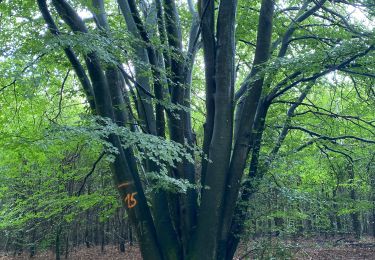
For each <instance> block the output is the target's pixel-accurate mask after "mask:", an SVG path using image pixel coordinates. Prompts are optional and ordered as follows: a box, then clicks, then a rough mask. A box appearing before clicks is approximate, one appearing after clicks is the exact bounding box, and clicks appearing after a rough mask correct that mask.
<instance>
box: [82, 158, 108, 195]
mask: <svg viewBox="0 0 375 260" xmlns="http://www.w3.org/2000/svg"><path fill="white" fill-rule="evenodd" d="M105 154H106V153H105V152H102V153H101V154H100V155H99V157H98V159H97V160H96V161H95V162H94V164H93V165H92V167H91V170H90V171H89V173H88V174H86V176H85V178H84V179H83V183H82V185H81V187H80V188H79V190H78V192H77V196H80V195H81V192H82V190H83V188H84V187H85V184H86V181H87V179H88V178H89V177H90V176H91V175H92V174H93V173H94V171H95V168H96V165H97V164H98V163H99V162H100V161H101V160H102V158H103V157H104V155H105Z"/></svg>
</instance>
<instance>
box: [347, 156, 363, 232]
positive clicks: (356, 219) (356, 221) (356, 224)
mask: <svg viewBox="0 0 375 260" xmlns="http://www.w3.org/2000/svg"><path fill="white" fill-rule="evenodd" d="M347 171H348V176H349V183H350V184H351V186H350V191H349V192H350V198H351V199H352V203H353V207H355V203H356V201H357V192H356V190H355V183H354V178H355V174H354V165H353V162H352V161H350V162H349V163H348V165H347ZM350 216H351V218H352V225H353V230H354V234H355V237H356V238H357V239H359V238H361V234H362V225H361V221H360V213H359V212H358V210H357V209H355V211H354V212H352V213H351V214H350Z"/></svg>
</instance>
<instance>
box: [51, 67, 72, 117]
mask: <svg viewBox="0 0 375 260" xmlns="http://www.w3.org/2000/svg"><path fill="white" fill-rule="evenodd" d="M69 73H70V69H68V71H67V72H66V75H65V77H64V79H63V82H62V84H61V88H60V93H59V94H60V98H59V112H58V113H57V115H56V116H55V117H54V118H53V119H52V121H55V120H56V119H57V118H58V117H59V116H60V115H61V110H62V99H63V92H64V87H65V83H66V81H67V79H68V77H69Z"/></svg>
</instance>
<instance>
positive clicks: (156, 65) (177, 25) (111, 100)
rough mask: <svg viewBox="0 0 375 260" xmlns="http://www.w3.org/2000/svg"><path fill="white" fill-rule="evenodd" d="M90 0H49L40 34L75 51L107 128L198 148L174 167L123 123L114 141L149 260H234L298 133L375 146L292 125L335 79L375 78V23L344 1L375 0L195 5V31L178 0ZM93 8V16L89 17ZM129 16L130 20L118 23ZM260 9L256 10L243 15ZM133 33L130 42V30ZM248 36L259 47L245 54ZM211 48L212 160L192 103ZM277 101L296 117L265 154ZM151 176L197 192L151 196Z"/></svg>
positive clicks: (108, 138)
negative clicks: (260, 191) (262, 189)
mask: <svg viewBox="0 0 375 260" xmlns="http://www.w3.org/2000/svg"><path fill="white" fill-rule="evenodd" d="M79 2H80V1H67V0H52V1H51V2H47V1H46V0H37V4H38V8H39V12H40V14H41V15H42V17H43V19H44V22H45V24H46V25H47V26H48V30H49V33H48V35H46V33H45V32H44V33H42V34H41V35H43V36H47V38H48V41H46V42H47V43H48V45H47V46H48V47H50V46H53V47H55V48H56V47H57V46H59V47H60V48H62V49H63V51H64V53H65V56H66V58H67V59H68V61H69V62H70V66H71V68H72V70H74V72H75V74H76V76H77V78H78V80H79V82H80V84H81V85H82V89H83V91H84V93H85V96H86V98H87V103H88V104H89V106H90V109H91V111H92V113H93V114H94V115H95V116H96V117H95V118H96V119H97V123H98V124H99V125H102V126H103V127H104V128H105V127H107V124H115V125H116V126H118V127H120V128H127V129H130V131H132V132H133V133H136V132H142V133H144V134H147V135H150V136H154V137H157V138H158V140H171V141H173V142H174V143H175V144H180V145H182V146H183V147H188V148H186V151H187V153H190V155H189V154H187V155H185V156H184V157H183V158H179V159H177V160H175V159H173V161H174V163H173V165H169V166H168V167H165V165H161V164H160V163H158V162H157V160H154V159H153V158H151V156H149V158H147V155H146V156H143V157H142V158H141V159H140V158H139V151H138V149H137V147H135V146H129V145H127V141H128V140H126V139H125V138H124V136H122V135H120V134H119V133H118V131H117V130H116V131H113V132H111V131H109V132H108V135H105V137H104V139H105V140H104V141H105V142H108V143H109V144H110V146H111V151H112V152H113V154H114V156H115V158H114V160H113V162H112V167H111V169H112V173H113V177H114V180H115V184H116V187H117V189H118V191H119V193H120V196H121V198H122V199H123V202H124V207H125V208H126V209H127V214H128V216H129V219H130V221H131V223H132V225H133V227H134V229H135V230H136V234H137V237H138V241H139V245H140V249H141V252H142V256H143V257H144V259H171V260H174V259H207V260H209V259H232V258H233V256H234V253H235V251H236V248H237V246H238V244H239V240H240V235H241V233H242V232H243V230H244V228H245V227H244V218H245V217H246V216H247V206H246V203H243V202H244V201H245V202H246V201H249V200H251V198H252V195H253V194H254V192H255V191H256V190H257V183H258V182H259V179H260V178H261V177H262V175H263V174H265V173H266V172H267V171H268V170H269V168H270V166H271V164H272V161H273V160H274V159H275V157H276V156H277V153H278V152H279V150H280V147H281V145H282V143H283V141H284V140H285V138H286V136H287V134H288V132H289V130H291V129H296V130H301V131H304V132H306V133H307V134H309V135H310V136H312V137H314V139H311V140H310V141H311V142H310V143H308V144H306V145H311V144H313V143H314V142H316V141H317V140H328V141H332V142H334V141H337V140H339V139H357V140H358V141H361V142H364V143H374V141H372V140H367V139H363V138H358V137H356V136H350V135H346V136H340V137H335V136H333V137H331V136H326V135H324V134H320V133H316V132H315V131H312V130H308V129H304V128H301V127H300V128H298V127H295V126H292V125H291V118H292V117H293V116H294V115H295V111H296V109H297V107H298V106H300V105H301V104H303V102H304V100H305V99H306V97H307V96H308V94H309V93H310V91H311V89H313V88H314V87H316V86H317V81H319V80H320V79H321V78H324V77H325V76H326V75H329V74H330V73H332V72H336V71H337V72H340V73H342V75H347V76H348V77H349V76H351V77H357V76H362V77H367V78H368V79H370V80H371V79H372V78H373V77H374V74H373V67H371V66H373V65H374V59H373V50H374V38H373V34H372V33H371V31H370V30H371V29H368V28H367V29H366V28H361V27H360V26H357V25H354V24H352V21H351V20H350V19H349V20H348V19H347V17H345V7H347V6H350V7H352V8H362V9H363V10H362V12H366V10H371V7H373V5H372V4H371V2H370V1H369V2H366V1H361V2H360V3H359V4H353V5H351V3H349V2H346V1H326V0H319V1H302V2H299V1H272V0H262V1H257V2H256V3H248V2H247V1H238V3H237V0H220V1H214V0H199V1H198V3H194V2H193V1H192V0H188V1H187V6H188V10H189V12H190V15H189V19H185V22H186V20H188V21H189V22H190V28H189V29H187V28H186V23H185V24H183V25H182V23H181V22H180V15H181V14H180V13H181V12H182V11H181V10H185V9H183V8H182V6H184V3H180V2H176V1H174V0H154V1H146V0H145V1H135V0H117V1H113V2H108V3H107V2H106V3H105V2H104V1H103V0H92V1H82V3H79ZM83 8H88V9H89V10H90V11H91V13H92V19H90V18H89V19H83V18H82V17H81V16H80V13H81V12H82V11H83V10H84V9H83ZM116 12H120V13H121V15H122V16H123V17H122V21H119V20H118V19H112V16H114V15H115V13H116ZM184 15H185V16H186V14H184ZM247 15H252V16H254V17H255V18H253V19H244V20H240V19H238V17H241V18H244V17H246V16H247ZM369 15H370V14H369ZM123 21H124V23H123ZM254 25H256V26H254ZM328 26H329V27H328ZM326 27H327V30H326V29H325V28H326ZM322 28H323V29H322ZM121 30H123V34H124V35H127V37H119V34H121V32H122V31H121ZM236 30H238V31H241V33H236ZM247 30H248V35H246V33H247ZM244 31H245V32H246V33H244ZM186 35H188V36H186ZM50 36H52V39H51V37H50ZM124 39H127V40H128V41H129V42H127V43H125V44H124V43H123V42H122V41H123V40H124ZM240 44H242V46H243V48H242V50H245V52H248V54H247V53H246V54H243V53H241V54H239V53H237V52H236V45H240ZM200 49H203V61H204V66H202V68H203V69H204V74H205V93H204V96H205V123H204V136H203V140H202V142H201V143H202V144H201V150H202V153H201V154H202V156H197V155H196V154H194V151H193V150H192V149H191V148H192V147H193V146H195V145H197V142H196V139H195V134H194V132H193V129H192V117H191V108H190V105H191V100H192V94H191V93H192V88H193V86H192V77H193V69H194V64H196V62H195V59H196V58H197V57H198V56H197V55H199V50H200ZM49 51H52V52H53V51H56V52H57V53H58V51H59V50H49ZM44 55H45V54H44ZM236 64H238V65H236ZM242 64H245V65H243V66H248V67H249V71H248V72H246V73H247V75H246V76H245V77H244V79H243V80H237V78H238V76H239V71H241V76H243V74H244V71H246V67H245V68H244V67H241V66H242ZM240 65H241V66H240ZM372 91H373V90H372ZM290 93H292V94H290ZM283 97H286V98H287V99H288V100H285V99H284V100H283ZM277 102H284V103H286V104H290V107H289V108H288V111H287V119H286V120H285V122H283V124H282V125H281V126H280V129H281V131H280V133H279V136H278V138H277V139H276V141H275V145H274V147H273V148H272V149H271V151H270V153H269V155H268V156H267V159H266V160H264V161H261V160H260V151H261V146H262V135H263V132H264V130H265V129H266V127H267V124H266V118H267V113H268V111H269V109H270V107H271V106H272V105H273V104H277ZM100 117H101V118H105V120H101V119H100ZM113 128H114V127H113V126H111V127H109V128H108V129H113ZM153 140H154V139H153ZM198 145H200V143H198ZM154 149H159V150H161V149H163V147H159V146H158V147H154ZM194 157H195V161H196V163H194V161H193V160H192V158H194ZM196 164H199V166H200V167H196ZM260 166H261V167H260ZM144 172H146V173H153V176H154V175H155V174H156V175H157V174H162V173H163V174H166V175H168V176H169V177H171V178H174V179H177V180H185V181H187V182H189V183H190V185H188V188H187V190H186V192H180V193H178V192H171V191H169V190H165V189H156V190H153V192H152V193H151V194H146V193H145V190H146V188H147V186H148V185H151V186H152V185H156V184H157V180H156V179H155V178H150V179H149V180H148V181H145V179H146V180H147V177H144V174H143V173H144ZM247 172H248V174H245V173H247ZM146 176H147V174H146Z"/></svg>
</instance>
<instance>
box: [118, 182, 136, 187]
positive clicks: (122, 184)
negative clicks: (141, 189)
mask: <svg viewBox="0 0 375 260" xmlns="http://www.w3.org/2000/svg"><path fill="white" fill-rule="evenodd" d="M132 183H133V182H132V181H129V182H124V183H121V184H120V185H119V186H117V187H118V188H122V187H126V186H129V185H130V184H132Z"/></svg>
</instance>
